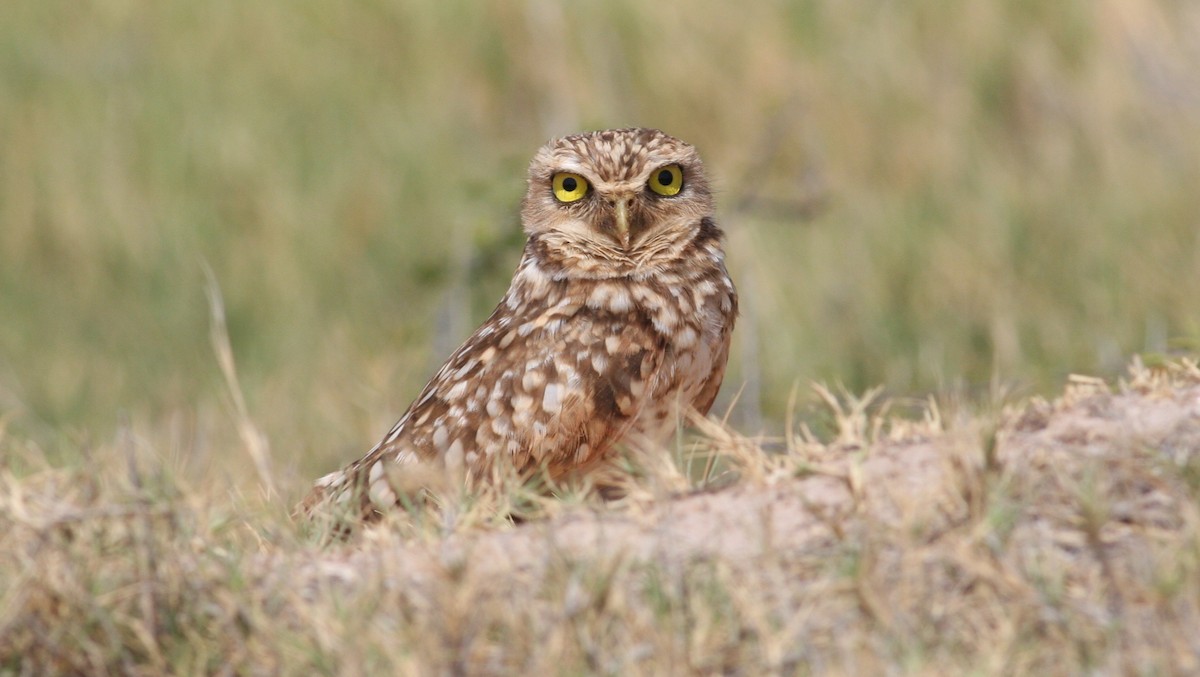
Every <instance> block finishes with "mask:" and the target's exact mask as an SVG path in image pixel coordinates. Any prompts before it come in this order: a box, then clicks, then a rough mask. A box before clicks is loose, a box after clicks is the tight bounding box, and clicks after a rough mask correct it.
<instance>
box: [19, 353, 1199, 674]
mask: <svg viewBox="0 0 1200 677" xmlns="http://www.w3.org/2000/svg"><path fill="white" fill-rule="evenodd" d="M818 399H820V400H821V401H823V402H825V404H824V405H823V406H827V407H828V409H827V411H828V413H829V414H830V416H831V420H832V421H833V424H834V427H835V428H836V433H835V434H833V435H831V437H830V439H828V440H827V441H824V442H822V441H818V440H817V439H815V437H814V436H813V435H812V434H811V433H809V432H808V431H807V430H806V429H805V428H804V427H803V426H798V428H797V429H796V430H793V431H792V433H793V434H790V435H788V436H787V438H786V439H784V440H778V441H765V440H749V439H745V438H742V437H740V436H738V435H737V434H736V433H733V432H732V431H730V430H728V429H727V428H725V427H724V426H721V425H720V424H718V423H716V422H705V423H703V424H702V426H701V428H702V429H703V432H704V433H705V434H704V435H702V436H701V437H700V438H698V439H696V440H694V441H693V442H692V443H689V445H688V448H687V449H686V453H684V454H682V455H681V458H683V459H685V464H684V466H680V465H677V464H671V465H670V466H669V467H667V466H663V465H662V464H661V463H659V464H640V466H639V467H640V473H641V475H640V479H638V480H637V481H635V482H634V484H633V486H634V487H635V488H640V491H634V492H632V493H631V494H630V495H629V496H628V497H627V498H626V499H624V500H623V501H622V502H620V503H618V504H613V505H607V506H605V505H601V504H600V503H598V502H596V501H595V500H593V499H591V498H589V497H587V496H586V495H584V494H582V493H580V494H574V495H568V496H564V497H560V498H559V499H556V500H547V499H545V498H540V497H537V496H535V495H532V494H530V495H518V494H515V493H514V492H507V494H506V495H505V496H502V497H499V498H498V497H497V496H491V497H488V496H484V497H474V498H466V497H464V499H463V500H462V501H460V502H458V503H454V504H452V505H449V506H447V507H445V508H444V509H442V510H440V511H436V512H430V513H418V514H417V517H418V519H406V520H404V523H403V524H385V525H382V526H380V527H377V528H374V529H371V530H370V531H367V532H365V533H362V534H360V535H358V536H357V537H356V538H354V539H352V540H351V541H350V542H347V543H339V544H334V545H329V546H320V545H318V542H319V541H321V540H322V539H321V534H319V533H316V531H314V529H312V528H311V527H305V526H298V525H294V524H292V523H291V522H290V521H289V520H288V519H287V518H286V516H285V515H284V513H283V509H282V507H281V506H279V505H276V503H278V501H264V500H262V499H257V498H245V499H243V500H241V501H236V500H235V501H234V503H233V504H232V505H231V504H230V501H229V497H228V496H226V497H224V498H223V500H214V495H212V494H211V493H209V494H208V495H206V493H205V492H203V491H197V490H195V489H190V488H188V487H185V486H181V485H180V484H179V483H178V481H177V480H175V479H173V478H172V477H171V475H170V473H169V472H167V471H165V470H164V469H162V468H152V466H150V465H148V464H147V463H146V462H145V454H144V453H141V452H139V451H138V450H137V448H136V446H137V445H136V444H135V443H130V445H129V446H127V447H126V448H125V449H121V448H119V447H118V446H105V447H102V448H99V449H96V450H94V451H92V452H91V453H92V463H91V464H89V465H88V466H87V467H76V468H69V469H61V468H50V467H42V468H33V467H32V465H36V464H37V458H36V454H33V453H26V454H22V453H21V450H22V449H23V448H25V447H24V445H23V444H22V443H21V442H20V441H19V440H14V439H12V438H6V439H4V440H3V445H4V448H5V450H6V451H7V452H8V454H7V457H8V458H10V459H14V462H10V463H9V464H8V467H7V468H6V469H5V470H4V471H3V477H2V481H3V489H2V491H0V578H3V580H5V581H8V582H9V584H8V585H6V586H5V591H4V593H3V597H2V598H0V671H4V672H8V673H12V674H56V673H59V674H61V673H86V674H112V673H120V674H161V673H164V672H170V673H221V674H268V673H269V674H279V673H284V674H297V673H303V674H312V673H313V672H318V673H324V674H380V673H383V674H433V673H442V674H445V673H450V674H498V673H506V674H514V673H519V674H585V673H587V674H592V673H601V674H681V673H701V674H745V675H757V674H847V675H849V674H1079V673H1092V674H1192V673H1195V672H1196V671H1197V670H1200V639H1198V638H1200V615H1198V614H1200V511H1198V506H1200V369H1197V367H1196V365H1195V363H1194V362H1188V361H1180V362H1172V363H1170V364H1167V365H1164V366H1161V367H1157V368H1155V369H1149V368H1146V367H1143V366H1141V365H1140V363H1135V365H1134V366H1133V367H1132V368H1131V370H1130V375H1129V377H1128V378H1127V379H1125V380H1123V381H1121V382H1120V383H1119V384H1118V385H1117V386H1115V387H1113V388H1110V387H1109V386H1108V385H1106V384H1105V383H1104V382H1103V381H1100V380H1098V379H1085V378H1081V377H1075V378H1073V379H1072V380H1071V382H1070V383H1069V384H1068V387H1067V389H1066V392H1065V393H1064V394H1063V395H1062V396H1061V397H1060V398H1058V399H1056V400H1055V401H1053V402H1046V401H1042V400H1034V401H1032V402H1029V403H1026V404H1022V405H1019V406H1009V407H1005V408H1004V409H1003V410H1002V411H996V412H994V413H993V414H989V415H982V414H976V415H968V414H966V413H965V412H959V413H956V414H953V415H952V416H950V418H952V419H953V420H947V416H945V415H942V414H939V413H937V410H936V409H935V408H933V407H929V408H927V409H926V415H925V416H923V417H920V418H908V419H900V418H895V417H890V416H886V415H881V414H880V412H881V411H882V410H884V409H886V407H885V406H882V405H880V404H878V403H877V404H874V405H869V406H860V405H863V404H864V402H862V401H858V402H856V401H854V399H853V398H846V397H834V396H832V395H831V394H830V393H828V392H827V391H824V392H823V393H822V394H821V396H820V397H818ZM768 448H769V449H770V450H769V451H768V450H767V449H768ZM708 454H715V455H717V456H719V463H717V464H715V467H716V469H715V470H713V471H712V472H710V473H709V474H708V476H707V477H704V476H703V474H702V473H693V479H692V480H690V481H689V480H687V479H684V477H685V474H686V473H685V472H684V470H685V469H686V460H688V459H690V460H692V461H695V460H696V459H704V458H706V455H708ZM122 456H124V457H125V459H126V460H125V461H122V460H121V457H122ZM17 459H23V460H22V461H20V464H22V465H25V469H24V470H22V471H21V472H19V473H18V472H15V471H14V468H13V466H14V464H16V463H15V462H16V461H17ZM631 462H632V463H634V464H635V465H637V464H636V459H633V460H631ZM701 464H703V462H702V461H701ZM95 467H99V468H102V469H103V470H101V471H100V472H96V471H95V470H94V468H95ZM118 467H122V468H124V470H122V471H120V472H116V471H115V468H118ZM695 467H696V466H694V467H693V470H695ZM701 484H707V485H709V486H712V487H717V488H709V489H705V488H703V487H702V486H700V485H701ZM689 486H690V488H689ZM681 489H682V490H681ZM216 497H217V498H221V497H220V495H219V493H218V494H217V495H216ZM506 501H507V502H506ZM514 505H519V506H521V509H522V510H523V511H524V512H523V514H524V516H525V518H526V521H525V522H524V523H521V524H519V525H514V524H512V523H510V522H509V521H508V520H506V519H503V518H498V517H497V515H503V514H506V513H510V512H511V511H512V510H511V509H512V506H514ZM410 517H411V516H410Z"/></svg>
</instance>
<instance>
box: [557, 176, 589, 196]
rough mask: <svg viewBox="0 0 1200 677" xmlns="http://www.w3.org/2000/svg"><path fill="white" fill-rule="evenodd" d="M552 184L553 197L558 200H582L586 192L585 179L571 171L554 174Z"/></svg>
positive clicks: (586, 183) (586, 184)
mask: <svg viewBox="0 0 1200 677" xmlns="http://www.w3.org/2000/svg"><path fill="white" fill-rule="evenodd" d="M552 185H553V186H554V197H556V198H558V201H559V202H575V201H577V200H582V199H583V196H584V195H587V193H588V182H587V179H585V178H583V177H582V176H580V175H578V174H572V173H571V172H559V173H557V174H555V175H554V180H553V181H552Z"/></svg>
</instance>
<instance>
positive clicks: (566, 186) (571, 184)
mask: <svg viewBox="0 0 1200 677" xmlns="http://www.w3.org/2000/svg"><path fill="white" fill-rule="evenodd" d="M578 185H579V182H578V181H576V180H575V179H573V178H572V177H570V176H568V177H567V178H565V179H563V190H565V191H567V192H568V193H574V192H575V188H576V187H577V186H578Z"/></svg>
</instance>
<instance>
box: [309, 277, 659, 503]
mask: <svg viewBox="0 0 1200 677" xmlns="http://www.w3.org/2000/svg"><path fill="white" fill-rule="evenodd" d="M664 353H665V349H664V339H663V338H662V337H661V336H659V335H658V334H657V333H656V332H655V331H654V329H653V326H652V324H651V322H650V321H649V320H648V319H645V318H638V317H637V316H636V315H634V314H614V313H610V312H607V311H597V310H595V309H592V308H589V307H587V306H585V305H582V304H580V303H577V302H574V301H572V300H571V299H570V298H566V299H563V300H562V301H560V302H558V303H555V304H554V305H550V306H546V305H542V306H540V307H537V306H534V307H522V308H520V309H515V308H510V307H509V306H508V304H506V303H505V302H501V304H500V306H499V307H497V309H496V311H495V312H494V313H493V314H492V316H491V317H489V318H488V319H487V321H485V322H484V324H483V325H482V326H480V327H479V329H477V330H476V331H475V333H474V334H472V335H471V337H470V338H468V339H467V341H466V342H465V343H464V344H463V345H462V347H460V348H459V349H458V350H457V351H456V352H455V353H454V354H453V355H452V356H451V357H450V359H449V360H447V361H446V363H445V364H444V365H443V366H442V368H441V369H440V370H439V371H438V372H437V374H436V375H435V376H434V377H433V378H432V379H431V380H430V381H429V383H428V384H427V385H426V386H425V388H424V389H423V390H422V391H421V394H420V395H418V396H417V399H416V401H415V402H414V403H413V404H412V406H411V407H410V408H409V410H408V411H407V412H406V413H405V414H404V415H403V416H402V417H401V418H400V420H399V421H398V422H397V423H396V425H395V426H393V428H392V429H391V430H390V431H389V432H388V434H387V435H386V436H385V437H384V438H383V440H382V441H380V443H379V444H378V445H376V446H375V447H374V448H373V449H372V450H371V451H370V452H368V453H367V455H366V456H364V457H363V458H362V459H360V460H358V461H356V462H354V463H352V464H351V465H349V466H348V467H346V468H345V469H343V470H341V471H338V472H336V473H332V474H330V475H327V476H325V477H323V478H321V479H320V480H318V481H317V484H316V486H314V488H313V491H312V492H311V493H310V495H309V497H308V498H307V499H306V500H305V501H304V502H303V503H302V506H301V507H302V509H303V510H304V512H311V510H312V508H314V507H315V506H317V505H318V504H321V503H324V502H326V501H329V500H333V501H335V502H347V501H353V502H354V503H356V504H358V505H359V506H360V507H361V508H362V510H363V514H364V516H369V515H370V514H372V513H373V512H374V511H375V509H376V508H382V507H385V506H386V505H388V504H392V503H395V502H396V501H397V493H398V491H402V490H400V489H399V488H398V487H396V486H395V485H394V483H393V481H392V472H390V471H389V467H394V465H393V464H400V465H401V466H407V465H410V464H411V465H414V466H417V465H421V464H422V462H426V463H425V465H426V466H428V465H433V466H435V467H439V468H444V469H446V470H448V471H451V472H453V473H455V474H458V475H465V476H466V478H467V479H468V481H486V479H488V477H489V475H490V474H491V473H492V472H493V471H494V470H496V469H497V468H498V466H497V465H496V463H497V462H498V461H502V462H505V463H509V464H511V466H512V467H513V468H515V470H516V471H517V472H519V473H531V472H534V471H536V470H538V469H539V468H545V469H546V470H547V471H548V472H549V473H550V475H551V476H552V477H555V476H560V475H563V474H566V473H567V472H570V471H573V470H578V469H581V468H586V467H587V466H589V465H592V464H594V463H595V462H597V461H599V460H600V459H602V458H603V457H604V455H605V454H606V453H607V452H608V451H609V450H610V449H611V448H612V446H613V444H615V442H616V441H618V440H619V439H620V438H621V436H622V435H623V434H624V433H625V431H626V430H627V429H628V428H629V426H630V425H631V424H632V422H633V421H634V420H635V419H636V418H637V416H638V414H639V413H640V411H641V409H642V408H643V406H644V405H645V404H646V402H647V401H649V400H650V399H651V398H653V397H654V395H655V394H657V393H658V392H659V391H661V390H663V389H664V388H665V387H666V385H667V384H665V383H664V382H663V379H661V378H660V370H661V367H662V361H663V356H664ZM664 418H665V415H664ZM399 470H400V471H401V472H403V470H404V469H403V468H401V469H399ZM356 495H357V497H358V498H357V499H355V496H356Z"/></svg>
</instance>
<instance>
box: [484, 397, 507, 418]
mask: <svg viewBox="0 0 1200 677" xmlns="http://www.w3.org/2000/svg"><path fill="white" fill-rule="evenodd" d="M503 412H504V407H503V406H501V404H500V400H496V399H491V400H488V403H487V413H488V416H499V415H500V414H501V413H503Z"/></svg>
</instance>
